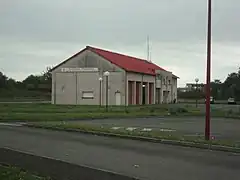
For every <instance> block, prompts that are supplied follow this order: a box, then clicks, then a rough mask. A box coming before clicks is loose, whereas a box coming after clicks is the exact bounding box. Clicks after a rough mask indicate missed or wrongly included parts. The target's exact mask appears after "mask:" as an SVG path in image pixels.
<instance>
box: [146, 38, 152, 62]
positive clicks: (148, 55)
mask: <svg viewBox="0 0 240 180" xmlns="http://www.w3.org/2000/svg"><path fill="white" fill-rule="evenodd" d="M147 61H148V62H151V54H150V44H149V36H147Z"/></svg>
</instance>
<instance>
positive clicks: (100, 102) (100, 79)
mask: <svg viewBox="0 0 240 180" xmlns="http://www.w3.org/2000/svg"><path fill="white" fill-rule="evenodd" d="M102 81H103V78H102V77H100V78H99V83H100V84H99V105H100V106H102Z"/></svg>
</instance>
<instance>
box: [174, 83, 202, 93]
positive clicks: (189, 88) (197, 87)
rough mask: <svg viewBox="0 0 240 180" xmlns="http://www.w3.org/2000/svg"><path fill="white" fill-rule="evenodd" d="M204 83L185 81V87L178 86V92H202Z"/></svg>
mask: <svg viewBox="0 0 240 180" xmlns="http://www.w3.org/2000/svg"><path fill="white" fill-rule="evenodd" d="M204 89H205V84H203V83H198V84H196V83H187V84H186V86H185V87H181V88H178V91H179V92H190V91H195V90H198V91H202V92H204Z"/></svg>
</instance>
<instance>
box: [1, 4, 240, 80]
mask: <svg viewBox="0 0 240 180" xmlns="http://www.w3.org/2000/svg"><path fill="white" fill-rule="evenodd" d="M239 9H240V1H239V0H213V63H214V64H213V65H214V66H213V78H215V77H220V78H225V76H226V75H227V73H228V72H229V71H230V70H235V68H234V67H236V66H238V64H239V63H238V61H239V55H240V54H239V52H240V51H239V42H240V33H239V32H240V25H239V23H238V19H239V18H238V17H239V15H240V11H239ZM206 14H207V0H121V1H120V0H101V1H99V0H89V1H84V0H68V1H66V0H51V1H49V0H41V1H33V0H21V1H19V0H3V1H0V39H1V41H0V64H1V67H0V70H3V71H6V72H8V73H9V74H10V75H14V77H17V78H19V76H21V79H22V78H23V76H24V74H25V75H27V74H28V73H30V72H31V73H34V72H40V71H42V70H43V69H44V68H45V67H46V66H48V65H55V64H57V63H59V62H60V61H62V60H63V59H65V58H67V57H68V56H70V55H72V54H73V53H75V52H77V51H79V50H80V49H81V48H84V46H85V45H88V44H90V45H96V46H100V47H103V48H108V49H110V50H116V51H120V52H122V53H126V54H130V55H133V56H140V57H142V58H145V57H146V43H145V42H146V36H147V35H150V39H151V43H152V45H151V48H152V56H153V60H154V62H156V63H158V64H159V65H160V66H163V67H165V68H167V69H169V70H171V71H173V72H174V73H176V74H177V75H179V76H180V77H181V79H180V82H182V83H183V84H184V83H185V82H186V81H189V80H191V79H192V77H195V76H199V78H200V79H202V81H204V79H205V72H204V67H205V59H206V45H205V42H206V19H207V17H206ZM226 59H227V61H226ZM16 61H17V62H19V63H20V65H17V64H16ZM225 66H226V68H225V70H224V67H225ZM17 74H19V75H17Z"/></svg>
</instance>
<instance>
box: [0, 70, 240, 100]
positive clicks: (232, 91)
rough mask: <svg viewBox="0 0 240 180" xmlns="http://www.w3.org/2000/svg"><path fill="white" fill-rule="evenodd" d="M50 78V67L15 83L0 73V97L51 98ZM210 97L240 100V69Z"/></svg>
mask: <svg viewBox="0 0 240 180" xmlns="http://www.w3.org/2000/svg"><path fill="white" fill-rule="evenodd" d="M51 88H52V77H51V73H50V67H48V68H47V69H46V70H45V71H44V72H43V73H41V74H40V75H33V74H31V75H29V76H28V77H26V78H25V79H24V80H23V81H16V80H14V79H12V78H10V77H7V76H6V75H5V74H4V73H3V72H0V97H6V98H14V97H33V98H34V97H35V98H38V97H40V98H44V99H49V100H50V98H51ZM211 96H213V97H214V98H215V99H217V100H226V99H228V98H229V97H234V98H235V99H236V100H238V101H239V100H240V68H239V70H238V72H232V73H230V74H229V75H228V76H227V78H226V80H225V81H224V82H221V81H220V80H218V79H216V80H214V81H213V82H211ZM204 97H205V94H204V91H198V90H195V89H194V90H192V91H189V92H178V98H183V99H197V98H199V99H202V98H204Z"/></svg>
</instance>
